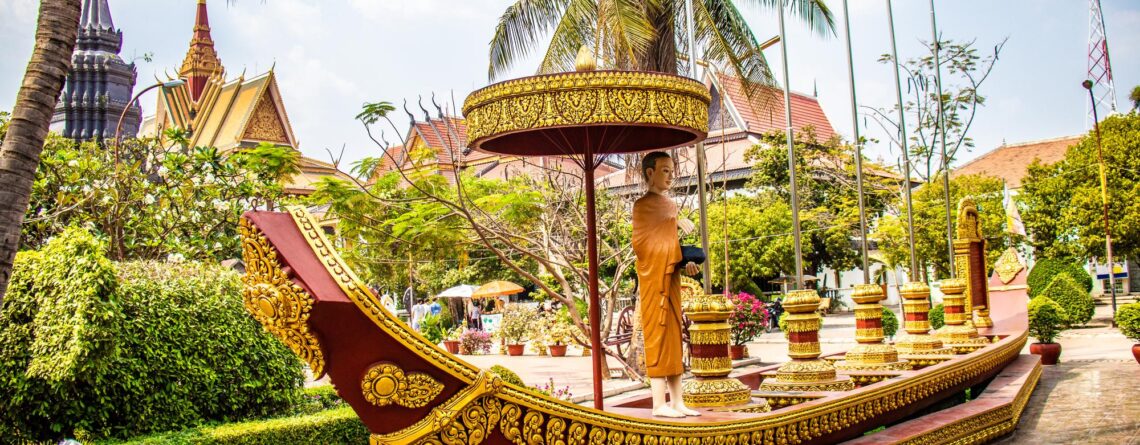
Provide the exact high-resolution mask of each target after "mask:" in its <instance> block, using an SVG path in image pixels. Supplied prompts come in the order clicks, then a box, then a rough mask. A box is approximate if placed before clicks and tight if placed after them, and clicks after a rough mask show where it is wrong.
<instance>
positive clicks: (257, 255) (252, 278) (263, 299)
mask: <svg viewBox="0 0 1140 445" xmlns="http://www.w3.org/2000/svg"><path fill="white" fill-rule="evenodd" d="M239 229H240V230H241V236H242V243H241V244H242V260H243V261H244V262H245V275H243V276H242V284H243V286H242V292H241V294H242V303H243V304H244V305H245V309H246V310H247V311H249V313H250V314H252V315H253V318H254V319H255V320H257V322H258V323H261V325H262V326H264V327H265V330H267V331H269V332H270V333H271V334H273V335H275V336H277V338H279V339H281V342H282V343H285V345H286V346H288V347H289V349H291V350H293V353H294V354H297V356H298V357H300V358H301V360H304V361H305V363H308V364H309V368H311V369H312V371H313V375H314V376H317V377H320V376H322V375H324V373H325V356H324V354H323V353H322V352H321V344H320V341H318V339H317V334H316V333H315V332H312V331H311V330H309V315H310V312H311V311H312V309H313V298H312V297H311V296H309V294H307V293H305V291H304V290H302V289H301V287H300V286H298V285H297V284H296V283H294V282H293V280H291V279H290V278H289V277H288V276H287V275H286V274H285V271H284V270H283V269H282V268H281V263H280V262H279V261H278V260H277V250H275V249H274V248H273V246H270V245H269V241H268V240H267V239H265V235H263V234H262V233H261V231H260V230H258V229H257V227H254V225H253V224H252V223H250V222H249V220H247V219H245V218H242V219H241V224H240V226H239Z"/></svg>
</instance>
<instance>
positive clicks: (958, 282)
mask: <svg viewBox="0 0 1140 445" xmlns="http://www.w3.org/2000/svg"><path fill="white" fill-rule="evenodd" d="M965 292H966V280H965V279H963V278H949V279H945V280H942V306H943V307H944V308H945V319H946V325H945V326H942V328H940V329H938V330H937V331H935V332H934V335H935V336H937V337H938V338H939V339H940V340H942V343H943V344H944V345H946V346H948V347H950V348H953V349H954V353H956V354H965V353H968V352H973V351H976V350H978V349H981V348H982V347H984V346H985V345H987V344H989V340H988V339H986V338H984V337H978V330H977V329H976V328H974V325H973V323H971V322H970V313H969V312H967V311H966V294H965Z"/></svg>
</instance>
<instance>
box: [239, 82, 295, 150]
mask: <svg viewBox="0 0 1140 445" xmlns="http://www.w3.org/2000/svg"><path fill="white" fill-rule="evenodd" d="M241 138H242V139H248V140H255V141H270V142H285V143H288V142H289V136H288V135H286V133H285V124H284V123H283V122H282V120H281V116H280V115H279V114H278V113H277V106H276V105H274V103H273V99H272V98H271V97H270V92H269V90H265V92H264V93H262V94H261V99H258V101H257V106H256V107H254V109H253V113H252V114H251V115H250V117H249V123H247V124H246V126H245V133H244V134H242V137H241Z"/></svg>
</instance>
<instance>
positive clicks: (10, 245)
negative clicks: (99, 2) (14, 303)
mask: <svg viewBox="0 0 1140 445" xmlns="http://www.w3.org/2000/svg"><path fill="white" fill-rule="evenodd" d="M79 13H80V1H79V0H44V1H42V2H40V15H39V20H38V21H37V23H36V44H35V48H34V49H33V50H32V60H31V61H29V62H28V68H27V71H25V72H24V82H23V84H22V85H21V86H20V92H19V93H18V94H17V96H16V105H15V107H14V108H13V109H12V120H11V123H10V124H9V126H8V134H7V135H6V136H5V137H4V143H3V145H2V146H0V301H3V299H4V292H5V291H6V290H7V289H8V278H9V276H10V275H11V273H12V262H13V261H14V260H15V258H16V251H17V250H18V249H19V247H20V225H21V224H23V222H24V213H26V212H27V211H28V200H29V199H30V198H31V193H32V182H33V181H34V180H35V177H36V169H37V168H39V165H40V152H41V151H42V150H43V147H44V138H45V137H46V136H47V133H48V126H49V125H50V124H51V115H52V113H53V112H54V110H55V104H56V101H58V100H59V93H60V91H62V90H63V81H64V79H66V77H67V71H68V70H69V69H71V53H72V51H74V50H75V38H76V36H77V34H78V32H79Z"/></svg>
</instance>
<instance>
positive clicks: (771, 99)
mask: <svg viewBox="0 0 1140 445" xmlns="http://www.w3.org/2000/svg"><path fill="white" fill-rule="evenodd" d="M714 86H719V87H721V88H722V89H723V91H724V95H725V98H726V99H728V102H730V103H728V104H726V105H727V106H728V107H730V108H732V109H734V110H735V111H736V113H737V114H739V115H740V118H741V119H742V120H744V125H745V127H746V128H743V130H745V131H747V132H749V133H756V134H765V133H769V132H772V131H783V130H784V125H785V122H784V121H785V119H784V98H783V92H782V91H781V90H779V89H778V88H771V87H765V88H762V89H761V90H760V91H759V94H760V97H756V98H754V100H753V101H751V102H750V101H749V98H748V96H747V95H746V94H745V92H744V85H743V84H742V83H741V82H740V78H739V77H736V76H732V75H729V74H724V73H716V82H715V85H714ZM791 102H792V125H793V126H795V128H796V130H797V131H802V130H803V129H804V127H807V126H811V127H814V128H815V135H816V138H818V139H819V140H827V139H830V138H831V137H832V136H835V134H836V133H835V129H834V128H832V127H831V121H829V120H828V119H827V115H825V114H824V113H823V108H821V107H820V106H819V101H818V100H817V99H816V98H814V97H812V96H807V95H803V94H799V93H796V92H792V93H791ZM750 104H751V105H750Z"/></svg>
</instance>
